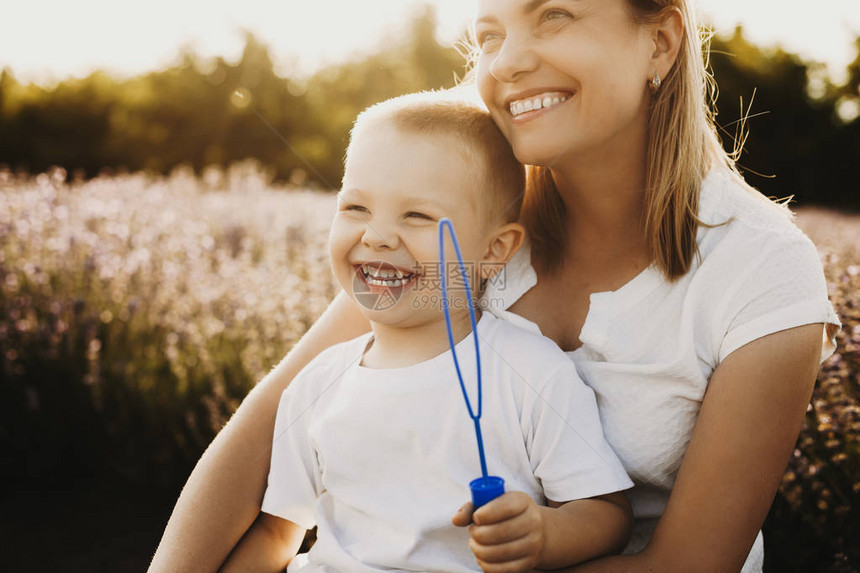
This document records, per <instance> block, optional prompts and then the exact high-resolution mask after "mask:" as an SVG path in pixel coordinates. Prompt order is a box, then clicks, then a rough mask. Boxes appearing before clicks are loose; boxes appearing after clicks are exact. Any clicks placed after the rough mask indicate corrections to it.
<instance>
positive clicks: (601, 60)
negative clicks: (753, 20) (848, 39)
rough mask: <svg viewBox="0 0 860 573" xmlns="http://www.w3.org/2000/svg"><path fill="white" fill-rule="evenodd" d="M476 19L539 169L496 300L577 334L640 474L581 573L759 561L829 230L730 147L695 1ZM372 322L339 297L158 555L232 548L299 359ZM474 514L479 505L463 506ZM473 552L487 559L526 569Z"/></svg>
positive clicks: (491, 3) (550, 7)
mask: <svg viewBox="0 0 860 573" xmlns="http://www.w3.org/2000/svg"><path fill="white" fill-rule="evenodd" d="M475 27H476V37H477V39H478V43H479V46H478V47H477V50H476V58H477V62H476V67H475V73H474V80H475V84H476V86H477V89H478V91H479V93H480V95H481V97H482V99H483V101H484V103H485V105H486V107H487V109H488V110H489V112H490V114H491V116H492V118H493V119H494V120H495V123H496V125H497V126H498V129H499V130H500V131H501V132H502V134H504V136H505V137H506V139H507V141H508V142H509V143H510V145H511V147H512V150H513V152H514V154H515V155H516V157H517V158H518V159H519V160H520V161H521V162H523V163H525V164H528V165H529V170H528V179H527V183H526V192H525V197H524V200H523V213H522V216H521V222H522V223H524V224H525V226H526V228H527V229H528V235H529V239H530V244H529V246H528V248H522V249H520V250H519V251H518V252H517V253H516V255H514V257H513V259H511V260H510V262H509V263H508V265H507V267H506V274H505V279H506V280H505V283H504V285H496V286H495V288H489V289H488V292H487V293H485V297H488V298H489V299H490V300H496V301H498V303H497V304H496V306H495V307H490V309H489V310H490V312H492V313H493V314H495V315H496V316H497V317H499V318H502V319H504V320H506V321H508V322H510V323H513V324H516V325H519V326H521V327H522V328H524V329H529V330H532V331H534V332H536V333H540V334H542V335H543V336H545V337H548V338H549V339H551V340H552V341H553V342H555V343H556V345H557V346H559V347H560V348H561V349H562V350H564V351H565V352H566V354H567V357H568V358H570V359H571V360H572V361H573V362H574V363H575V365H576V370H577V372H578V375H579V376H581V377H582V378H583V379H584V380H585V381H586V383H587V384H588V385H589V386H591V388H592V389H593V390H594V392H595V394H596V395H597V399H598V405H599V407H600V419H601V422H602V423H603V431H604V433H605V437H606V439H607V441H608V442H609V444H610V445H611V446H612V447H613V448H614V449H615V451H616V453H617V455H618V457H619V458H620V459H621V461H622V462H623V463H624V465H625V469H626V470H627V471H628V472H629V474H630V476H631V478H632V479H633V482H634V487H633V489H632V490H631V491H630V492H629V498H630V502H631V505H632V508H633V514H634V518H635V524H634V527H633V536H632V539H631V541H630V543H629V544H628V545H627V547H626V549H625V551H624V553H625V554H624V555H619V556H614V557H605V558H601V559H596V560H594V561H591V562H589V563H587V564H586V565H582V566H579V567H577V568H575V569H574V570H575V571H581V572H593V573H599V572H641V571H661V572H667V573H673V572H678V573H681V572H684V573H686V572H689V571H714V572H721V573H722V572H730V571H743V572H744V573H757V572H760V571H762V567H763V542H762V537H761V534H760V531H759V530H760V528H761V525H762V522H763V521H764V518H765V515H766V514H767V511H768V508H769V506H770V503H771V500H772V499H773V495H774V493H775V491H776V488H777V485H778V484H779V481H780V477H781V474H782V471H783V469H784V468H785V464H786V462H787V460H788V457H789V455H790V453H791V451H792V448H793V445H794V442H795V439H796V437H797V435H798V431H799V428H800V424H801V421H802V419H803V415H804V412H805V410H806V405H807V403H808V400H809V396H810V393H811V390H812V385H813V382H814V379H815V373H816V372H817V369H818V365H819V361H820V360H822V359H824V358H826V357H827V356H829V355H830V354H831V353H832V352H833V349H834V336H835V334H836V332H837V331H838V328H839V320H838V318H837V317H836V315H835V313H834V312H833V309H832V307H831V305H830V303H829V301H828V298H827V288H826V285H825V282H824V277H823V274H822V269H821V264H820V261H819V259H818V255H817V253H816V250H815V248H814V246H813V245H812V243H811V242H810V241H809V239H808V238H807V237H806V236H805V235H803V233H801V232H800V231H799V230H798V229H797V228H796V227H795V226H794V224H793V223H792V221H791V218H790V215H789V213H788V211H787V209H785V208H784V207H782V206H779V205H776V204H773V203H771V202H769V201H768V200H767V199H765V198H764V197H763V196H761V194H759V193H758V192H757V191H755V190H754V189H752V188H751V187H749V186H748V185H747V184H746V183H744V181H743V179H742V178H741V177H740V175H739V174H738V172H737V170H736V169H735V166H734V162H733V160H732V158H731V157H730V156H729V155H728V154H727V153H726V152H725V151H724V150H723V149H722V147H721V146H720V145H719V142H718V140H717V138H716V134H715V131H714V126H713V116H712V112H711V111H710V108H709V101H708V97H709V95H710V94H711V93H712V91H711V85H710V83H709V81H708V76H707V73H706V70H705V68H704V61H705V60H704V58H703V57H702V51H701V50H702V46H701V44H700V39H699V38H700V36H699V30H698V27H697V24H696V18H695V14H694V12H693V9H692V6H691V3H690V2H689V1H688V0H480V2H479V11H478V17H477V21H476V26H475ZM423 153H424V152H423V151H422V150H420V149H417V148H416V149H414V150H413V153H412V154H413V155H422V154H423ZM390 154H391V155H396V154H395V153H394V152H393V151H391V152H390ZM396 157H397V160H398V162H399V163H403V162H407V161H409V158H408V157H402V156H400V155H396ZM416 160H418V158H416ZM436 176H437V174H436V173H432V174H426V177H427V178H428V179H432V178H433V177H436ZM377 185H378V183H377ZM355 186H356V187H358V186H360V184H359V183H356V184H355ZM426 192H427V193H434V191H433V190H432V189H430V190H427V191H426ZM443 195H444V193H443ZM355 199H357V200H358V201H359V204H361V202H362V198H360V197H356V198H355ZM449 199H450V198H449ZM467 205H468V202H467V201H462V199H461V208H462V207H465V206H467ZM393 206H394V202H393V201H391V200H389V201H385V200H382V201H381V202H376V203H374V204H373V205H369V206H368V205H367V204H365V205H363V207H367V208H369V209H370V211H374V210H377V211H380V210H381V212H382V213H383V214H384V213H389V210H390V209H393ZM386 217H387V218H388V219H390V220H393V218H392V217H390V216H387V215H386ZM389 222H390V221H389ZM384 238H385V236H383V239H384ZM347 262H350V263H352V262H364V261H362V260H358V259H356V260H355V261H351V260H348V261H347ZM344 268H345V269H346V271H348V272H355V269H353V268H351V267H349V268H348V265H344ZM363 329H366V323H364V322H363V318H362V316H361V315H360V314H358V313H357V312H356V309H355V308H354V305H351V303H350V302H349V301H348V300H346V299H345V297H343V296H341V297H339V298H338V299H337V300H335V302H334V303H333V304H332V306H331V307H330V309H329V310H328V311H327V312H326V314H325V315H323V317H322V318H321V319H320V321H318V323H317V324H315V325H314V326H313V327H312V328H311V330H310V331H309V333H308V334H307V335H306V336H305V338H304V339H303V340H302V342H301V343H300V344H299V345H297V347H296V348H295V349H294V350H293V351H292V352H291V353H290V355H289V356H288V357H287V358H286V359H285V360H284V362H282V363H281V365H279V366H278V368H277V369H276V370H275V371H273V372H272V374H271V375H270V376H268V377H267V378H266V379H265V380H264V381H262V382H261V383H260V384H259V385H258V386H257V387H256V388H255V389H254V391H253V392H252V393H251V395H250V396H249V398H248V400H246V401H245V403H243V405H242V406H241V407H240V409H239V411H238V412H237V414H236V416H235V417H234V419H233V420H231V422H230V424H229V425H228V426H227V428H225V430H224V431H222V433H221V434H220V435H219V436H218V438H216V441H215V443H214V444H213V446H212V448H210V451H208V452H207V454H206V455H205V456H204V458H203V459H202V460H201V462H200V464H199V465H198V467H197V469H195V472H194V474H193V475H192V476H191V478H190V479H189V485H188V487H187V488H186V490H185V491H184V492H183V495H182V497H181V498H180V500H179V502H178V504H177V508H176V511H175V512H174V515H173V517H172V518H171V522H170V524H169V526H168V530H167V532H166V533H165V539H164V541H163V543H162V546H161V547H160V549H159V554H157V555H156V561H155V562H154V564H153V569H154V570H167V569H168V567H167V566H168V564H170V561H171V560H175V563H173V565H175V566H174V567H171V568H170V569H171V570H210V569H214V568H215V567H216V566H217V563H216V561H218V560H220V559H223V557H224V556H226V554H227V553H228V552H229V550H230V548H231V547H232V546H233V545H234V544H235V542H236V541H237V540H238V538H239V537H241V535H242V533H243V532H244V531H245V529H246V528H247V527H248V525H249V524H250V523H251V521H253V517H254V515H255V514H256V510H257V508H258V505H257V504H258V503H259V500H260V499H261V497H262V488H263V482H264V479H265V475H266V469H267V468H265V467H264V465H265V464H264V463H262V462H260V461H259V460H256V461H255V460H250V459H249V456H248V454H247V453H246V452H245V451H243V447H244V444H247V443H250V442H253V441H254V440H257V441H259V440H262V439H266V438H268V437H270V436H271V433H272V426H273V416H274V409H275V405H276V402H277V396H278V395H279V394H280V392H281V390H282V389H283V388H284V387H285V386H286V385H287V384H289V381H290V379H291V378H292V377H293V376H294V375H295V373H296V372H297V371H298V369H299V368H301V367H302V366H303V365H304V364H305V363H307V362H308V361H309V360H310V359H311V358H312V357H314V356H316V355H317V354H319V353H320V352H321V351H323V350H324V349H325V348H327V347H328V346H331V345H332V344H333V343H335V342H339V341H342V340H345V339H347V338H350V337H352V336H355V335H357V334H359V333H360V332H362V330H363ZM231 467H242V468H243V469H245V474H244V475H243V476H242V477H243V479H241V480H240V479H237V478H235V477H231V474H230V469H229V468H231ZM249 480H250V481H249ZM249 483H250V484H251V485H252V487H249V485H248V484H249ZM500 499H501V498H500ZM225 504H226V505H225ZM488 507H489V506H488ZM215 508H217V509H215ZM195 512H198V513H199V514H198V515H196V516H195ZM486 515H487V514H486V513H484V514H481V513H478V514H475V517H476V520H477V521H478V522H479V523H478V524H477V525H478V527H477V528H475V529H477V530H479V531H480V528H481V525H483V523H482V522H483V520H484V519H486V518H487V517H486ZM195 517H196V519H195ZM471 519H472V513H471V511H470V510H469V508H468V507H466V508H464V509H463V510H462V511H460V512H459V513H457V515H456V516H455V517H454V522H455V524H457V525H467V524H468V523H469V522H470V520H471ZM201 522H202V523H204V525H201V524H200V523H201ZM545 533H546V535H551V534H554V533H557V532H555V531H548V532H545ZM588 533H589V531H586V530H585V529H584V528H583V529H582V530H580V531H575V532H572V533H571V534H570V535H569V536H568V537H567V539H568V541H569V543H570V544H571V546H573V544H574V543H576V542H579V543H581V542H582V539H583V538H585V536H587V535H588ZM473 541H474V539H473ZM512 545H516V543H512ZM562 545H563V544H562ZM472 547H473V550H475V545H474V543H473V544H472ZM213 548H214V549H215V550H214V551H213ZM475 552H476V555H478V556H479V557H480V558H481V560H480V562H479V563H476V564H475V568H477V567H478V565H479V564H480V567H481V568H482V569H483V570H484V571H501V570H505V571H509V570H518V571H519V570H527V569H528V567H526V566H525V565H524V564H523V563H520V565H523V567H519V568H507V567H505V566H503V565H502V562H504V561H505V560H506V559H507V556H506V555H503V554H502V552H499V553H493V554H485V553H480V552H479V551H477V550H475ZM488 555H489V556H488ZM201 563H203V564H205V567H203V566H201ZM177 564H179V565H177Z"/></svg>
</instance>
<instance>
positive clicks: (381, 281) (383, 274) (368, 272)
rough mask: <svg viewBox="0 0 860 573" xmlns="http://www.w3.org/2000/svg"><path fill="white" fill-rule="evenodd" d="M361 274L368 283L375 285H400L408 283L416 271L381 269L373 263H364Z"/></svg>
mask: <svg viewBox="0 0 860 573" xmlns="http://www.w3.org/2000/svg"><path fill="white" fill-rule="evenodd" d="M361 274H362V275H363V276H364V280H365V281H367V284H369V285H373V286H387V287H399V286H403V285H405V284H406V283H408V282H409V281H410V280H411V279H412V276H413V274H414V273H408V274H403V272H402V271H401V270H400V269H393V270H389V269H380V268H374V266H373V265H362V266H361Z"/></svg>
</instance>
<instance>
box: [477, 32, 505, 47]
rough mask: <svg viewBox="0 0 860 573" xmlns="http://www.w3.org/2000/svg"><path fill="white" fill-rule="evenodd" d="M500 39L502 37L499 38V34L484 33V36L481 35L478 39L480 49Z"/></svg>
mask: <svg viewBox="0 0 860 573" xmlns="http://www.w3.org/2000/svg"><path fill="white" fill-rule="evenodd" d="M500 37H501V36H499V34H496V33H495V32H484V33H482V34H479V35H478V39H477V41H478V47H480V48H484V47H485V46H486V45H487V44H490V43H492V42H495V41H496V40H498V39H499V38H500Z"/></svg>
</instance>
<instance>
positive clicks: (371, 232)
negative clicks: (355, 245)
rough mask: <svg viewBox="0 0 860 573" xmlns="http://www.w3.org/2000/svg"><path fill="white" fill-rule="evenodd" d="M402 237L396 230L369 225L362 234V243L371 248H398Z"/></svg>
mask: <svg viewBox="0 0 860 573" xmlns="http://www.w3.org/2000/svg"><path fill="white" fill-rule="evenodd" d="M399 241H400V239H399V237H398V235H397V233H396V232H393V231H388V230H386V229H383V228H381V226H380V225H376V226H375V227H372V226H370V225H367V226H366V227H365V229H364V234H363V235H362V236H361V244H362V245H364V246H365V247H368V248H371V249H396V248H397V246H398V243H399Z"/></svg>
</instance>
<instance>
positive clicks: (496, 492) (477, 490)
mask: <svg viewBox="0 0 860 573" xmlns="http://www.w3.org/2000/svg"><path fill="white" fill-rule="evenodd" d="M446 227H447V228H448V231H449V233H450V235H451V242H452V243H453V245H454V252H455V253H456V255H457V263H458V264H459V267H460V274H461V275H462V276H463V283H464V285H465V287H466V294H467V297H468V301H469V319H470V320H471V322H472V339H473V340H474V341H475V363H476V364H477V370H478V411H477V413H475V411H474V410H473V409H472V402H471V400H469V394H468V393H467V392H466V384H465V382H463V374H462V372H461V371H460V361H459V360H458V359H457V350H456V348H455V346H456V344H455V343H454V332H453V330H452V329H451V313H450V311H449V309H448V305H449V303H448V273H447V272H446V268H445V228H446ZM438 228H439V259H440V261H441V266H442V269H441V274H442V310H443V312H444V313H445V326H446V327H447V329H448V344H449V345H450V346H451V355H452V356H453V357H454V368H455V369H456V370H457V379H458V380H459V381H460V390H462V391H463V400H465V401H466V409H467V410H468V411H469V417H470V418H472V420H473V421H474V422H475V437H476V438H477V440H478V456H479V457H480V460H481V477H479V478H477V479H474V480H472V481H471V482H470V483H469V489H470V490H471V492H472V504H473V505H474V506H475V509H478V508H479V507H481V506H482V505H484V504H485V503H487V502H489V501H491V500H493V499H495V498H497V497H499V496H500V495H502V494H503V493H505V480H503V479H502V478H500V477H498V476H491V475H488V474H487V459H486V457H485V456H484V438H483V436H482V435H481V413H482V406H483V394H482V391H481V351H480V348H479V347H478V323H477V320H476V319H475V305H474V304H473V302H472V289H471V288H470V286H469V275H468V273H467V272H466V265H465V264H464V263H463V256H462V255H461V254H460V245H459V244H458V243H457V235H456V233H454V225H453V224H452V223H451V220H450V219H448V218H447V217H443V218H442V219H440V220H439V226H438Z"/></svg>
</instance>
